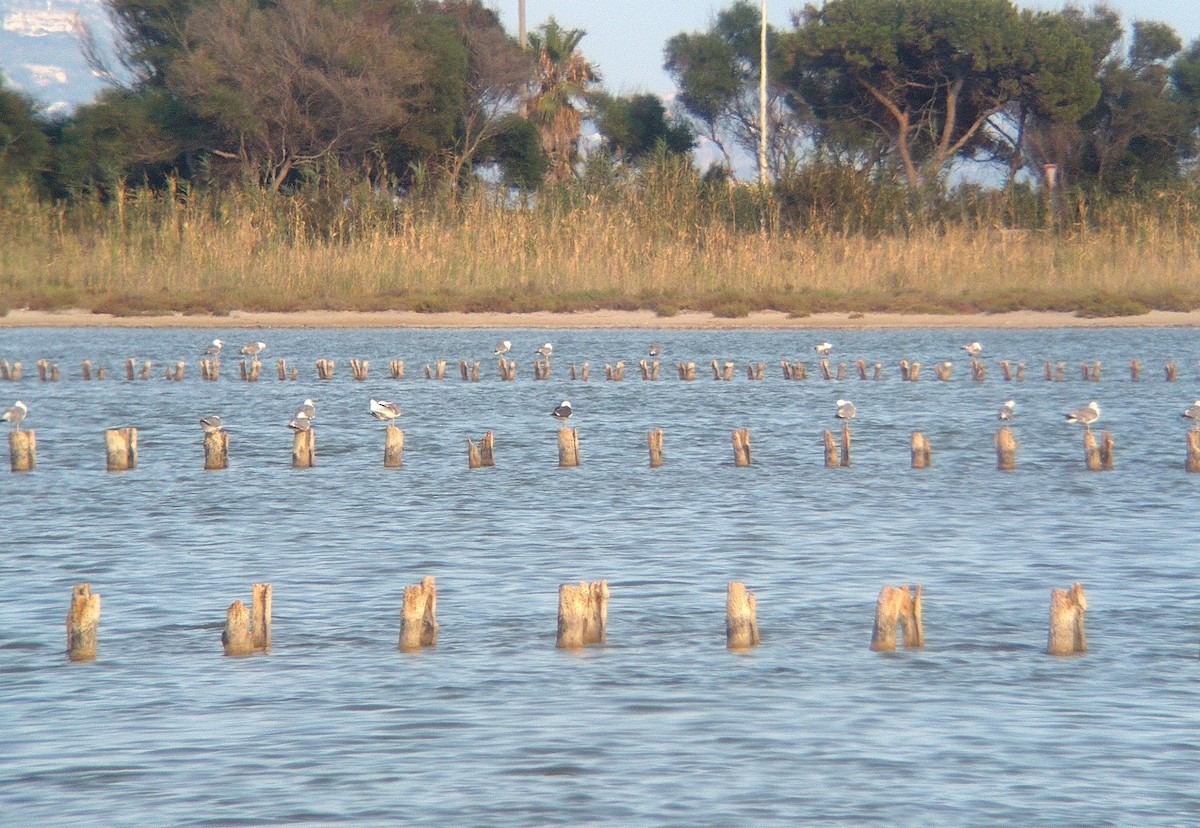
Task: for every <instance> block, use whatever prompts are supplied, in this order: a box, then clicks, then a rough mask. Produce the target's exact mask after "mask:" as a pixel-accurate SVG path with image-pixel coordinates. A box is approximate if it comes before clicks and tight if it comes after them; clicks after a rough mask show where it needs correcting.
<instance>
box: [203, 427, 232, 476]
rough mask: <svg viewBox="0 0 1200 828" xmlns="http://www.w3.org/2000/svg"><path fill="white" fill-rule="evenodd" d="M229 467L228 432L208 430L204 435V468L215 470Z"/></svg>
mask: <svg viewBox="0 0 1200 828" xmlns="http://www.w3.org/2000/svg"><path fill="white" fill-rule="evenodd" d="M227 468H229V432H228V431H225V430H224V429H221V430H220V431H213V432H209V433H208V434H205V435H204V469H205V470H206V471H215V470H217V469H227Z"/></svg>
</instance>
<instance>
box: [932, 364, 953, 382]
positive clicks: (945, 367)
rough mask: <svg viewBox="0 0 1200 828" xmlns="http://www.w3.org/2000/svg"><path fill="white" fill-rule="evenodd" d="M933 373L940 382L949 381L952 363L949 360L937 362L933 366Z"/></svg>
mask: <svg viewBox="0 0 1200 828" xmlns="http://www.w3.org/2000/svg"><path fill="white" fill-rule="evenodd" d="M933 373H934V374H936V375H937V378H938V379H939V380H941V381H942V382H949V381H950V375H951V374H953V373H954V363H953V362H950V361H946V362H938V363H935V364H934V366H933Z"/></svg>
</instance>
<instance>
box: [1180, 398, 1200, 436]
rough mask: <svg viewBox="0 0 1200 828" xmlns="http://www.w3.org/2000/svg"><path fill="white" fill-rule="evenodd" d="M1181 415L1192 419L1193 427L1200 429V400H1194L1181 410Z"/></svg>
mask: <svg viewBox="0 0 1200 828" xmlns="http://www.w3.org/2000/svg"><path fill="white" fill-rule="evenodd" d="M1183 416H1184V417H1187V418H1188V419H1189V420H1191V421H1192V428H1193V429H1200V400H1196V401H1195V402H1194V403H1192V404H1191V405H1189V406H1188V407H1187V408H1185V409H1184V410H1183Z"/></svg>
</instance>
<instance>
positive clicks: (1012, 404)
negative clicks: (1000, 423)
mask: <svg viewBox="0 0 1200 828" xmlns="http://www.w3.org/2000/svg"><path fill="white" fill-rule="evenodd" d="M1016 413H1017V403H1016V401H1015V400H1008V401H1007V402H1005V403H1004V405H1002V406H1000V419H1001V420H1004V421H1005V422H1007V421H1009V420H1011V419H1012V418H1013V414H1016Z"/></svg>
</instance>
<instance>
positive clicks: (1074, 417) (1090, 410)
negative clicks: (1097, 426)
mask: <svg viewBox="0 0 1200 828" xmlns="http://www.w3.org/2000/svg"><path fill="white" fill-rule="evenodd" d="M1099 419H1100V404H1099V403H1098V402H1096V401H1095V400H1092V401H1091V402H1090V403H1088V404H1087V405H1085V406H1084V407H1083V408H1076V409H1075V410H1074V411H1072V412H1071V413H1070V414H1068V415H1067V422H1068V423H1083V427H1084V428H1086V429H1087V430H1088V431H1091V430H1092V423H1094V422H1096V420H1099Z"/></svg>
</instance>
